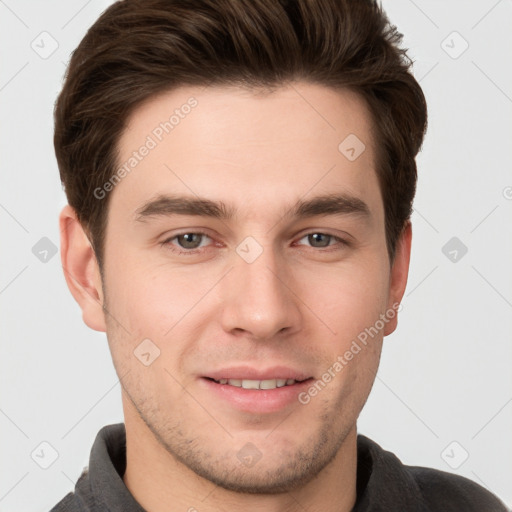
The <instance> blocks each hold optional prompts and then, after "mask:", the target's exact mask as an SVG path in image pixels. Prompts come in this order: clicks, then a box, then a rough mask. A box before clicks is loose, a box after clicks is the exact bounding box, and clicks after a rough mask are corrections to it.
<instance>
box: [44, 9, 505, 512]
mask: <svg viewBox="0 0 512 512" xmlns="http://www.w3.org/2000/svg"><path fill="white" fill-rule="evenodd" d="M400 41H401V38H400V35H399V34H398V33H397V32H396V30H395V29H394V28H393V27H391V26H390V25H389V23H388V21H387V19H386V17H385V15H384V14H383V12H382V11H381V9H380V8H379V7H378V6H377V5H376V3H375V2H372V1H369V0H368V1H362V0H343V1H342V0H296V1H285V0H283V1H281V2H278V1H276V0H224V1H222V2H221V1H216V2H214V1H211V0H210V1H209V0H187V1H179V0H145V1H143V2H142V1H140V2H139V1H136V0H126V1H123V2H118V3H115V4H114V5H112V6H111V7H110V8H109V9H107V11H106V12H105V13H104V14H103V15H102V16H101V17H100V18H99V20H98V21H97V22H96V23H95V24H94V25H93V27H92V28H91V29H90V30H89V32H88V33H87V35H86V36H85V38H84V39H83V41H82V42H81V43H80V45H79V47H78V48H77V50H76V52H75V53H74V55H73V58H72V60H71V63H70V65H69V71H68V76H67V78H66V83H65V84H64V88H63V91H62V93H61V95H60V97H59V99H58V102H57V104H56V109H55V121H56V125H55V148H56V154H57V159H58V163H59V169H60V172H61V178H62V181H63V184H64V186H65V190H66V194H67V197H68V201H69V205H68V206H66V207H65V208H64V209H63V211H62V213H61V216H60V225H61V233H62V239H61V250H62V265H63V269H64V272H65V276H66V280H67V283H68V286H69V288H70V290H71V293H72V294H73V296H74V298H75V299H76V300H77V302H78V303H79V305H80V307H81V309H82V312H83V319H84V322H85V323H86V324H87V325H88V326H89V327H90V328H92V329H95V330H98V331H105V332H106V333H107V338H108V343H109V347H110V350H111V353H112V359H113V363H114V366H115V369H116V372H117V374H118V376H119V379H120V381H121V385H122V400H123V410H124V419H125V422H124V424H119V425H111V426H107V427H105V428H104V429H102V430H101V431H100V433H99V434H98V437H97V439H96V442H95V444H94V446H93V448H92V451H91V458H90V464H89V468H88V471H85V472H84V473H83V475H82V476H81V477H80V479H79V481H78V482H77V486H76V489H75V492H74V493H70V494H68V495H67V496H66V497H65V498H64V499H63V500H62V501H61V502H60V503H59V504H58V505H56V507H54V509H53V510H55V511H61V510H66V511H78V510H80V511H83V510H91V511H94V510H123V511H140V510H148V511H151V512H163V511H171V510H172V511H174V510H188V511H194V510H198V511H200V512H203V511H216V510H226V511H234V510H272V511H289V510H322V511H351V510H353V511H370V510H373V511H377V510H397V511H398V510H400V511H434V510H435V511H438V510H443V511H462V510H463V511H484V510H485V511H502V510H506V509H505V507H504V506H503V505H502V504H501V503H500V502H499V500H498V499H497V498H495V497H494V496H493V495H491V494H490V493H489V492H488V491H486V490H485V489H483V488H482V487H480V486H478V485H477V484H475V483H473V482H471V481H469V480H467V479H465V478H462V477H459V476H456V475H451V474H448V473H444V472H440V471H436V470H433V469H427V468H419V467H409V466H404V465H402V464H401V462H400V461H399V460H398V459H397V458H396V457H395V456H394V455H393V454H391V453H389V452H386V451H384V450H383V449H382V448H381V447H379V446H378V445H377V444H376V443H374V442H373V441H371V440H370V439H368V438H366V437H364V436H362V435H359V436H358V434H357V418H358V415H359V413H360V411H361V410H362V408H363V406H364V403H365V401H366V399H367V397H368V395H369V393H370V390H371V387H372V384H373V381H374V378H375V374H376V371H377V368H378V364H379V358H380V353H381V349H382V341H383V337H384V336H386V335H388V334H390V333H392V332H393V331H394V330H395V328H396V326H397V314H398V310H399V309H400V301H401V298H402V296H403V293H404V290H405V287H406V284H407V275H408V268H409V257H410V249H411V238H412V230H411V223H410V214H411V207H412V201H413V198H414V193H415V187H416V164H415V157H416V155H417V153H418V151H419V149H420V147H421V144H422V140H423V136H424V132H425V128H426V119H427V116H426V106H425V100H424V97H423V94H422V91H421V89H420V87H419V85H418V84H417V83H416V81H415V80H414V78H413V77H412V75H411V74H410V72H409V61H408V59H407V57H406V56H405V52H404V51H403V50H401V49H400V48H399V43H400Z"/></svg>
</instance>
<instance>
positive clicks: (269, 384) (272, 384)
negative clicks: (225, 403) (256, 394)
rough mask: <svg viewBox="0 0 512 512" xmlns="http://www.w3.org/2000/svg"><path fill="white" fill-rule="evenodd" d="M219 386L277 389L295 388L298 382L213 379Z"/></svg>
mask: <svg viewBox="0 0 512 512" xmlns="http://www.w3.org/2000/svg"><path fill="white" fill-rule="evenodd" d="M212 380H213V381H214V382H216V383H217V384H226V385H228V386H234V387H236V388H243V389H276V388H282V387H284V386H293V385H294V384H295V383H296V382H299V381H296V380H295V379H266V380H253V379H219V380H216V379H212Z"/></svg>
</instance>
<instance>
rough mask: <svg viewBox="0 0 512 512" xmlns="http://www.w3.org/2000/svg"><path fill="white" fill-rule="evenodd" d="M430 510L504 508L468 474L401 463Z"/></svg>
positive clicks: (496, 511)
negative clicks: (468, 476)
mask: <svg viewBox="0 0 512 512" xmlns="http://www.w3.org/2000/svg"><path fill="white" fill-rule="evenodd" d="M404 467H405V469H406V470H407V471H408V472H409V473H410V474H411V476H412V477H413V479H414V480H415V482H416V483H417V485H418V487H419V489H420V491H421V494H422V497H423V499H424V501H425V502H426V503H427V504H428V505H429V506H430V507H431V508H432V510H438V509H439V510H441V509H442V510H443V511H444V512H452V511H453V512H456V511H457V512H458V511H460V510H464V511H466V512H472V511H474V512H481V511H484V510H485V512H507V508H506V507H505V505H504V504H503V503H502V502H501V501H500V500H499V499H498V498H497V497H496V496H494V494H492V493H491V492H489V491H488V490H487V489H485V488H484V487H482V486H481V485H479V484H477V483H476V482H473V481H472V480H470V479H469V478H465V477H463V476H460V475H455V474H453V473H448V472H446V471H441V470H438V469H432V468H425V467H420V466H404Z"/></svg>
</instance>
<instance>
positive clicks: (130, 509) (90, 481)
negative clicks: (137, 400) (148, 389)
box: [50, 423, 507, 512]
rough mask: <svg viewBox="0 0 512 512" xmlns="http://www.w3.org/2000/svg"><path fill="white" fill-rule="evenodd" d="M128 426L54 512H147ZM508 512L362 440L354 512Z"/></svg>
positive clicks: (475, 490)
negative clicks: (128, 475) (131, 475)
mask: <svg viewBox="0 0 512 512" xmlns="http://www.w3.org/2000/svg"><path fill="white" fill-rule="evenodd" d="M125 469H126V431H125V427H124V423H118V424H116V425H108V426H106V427H103V428H102V429H101V430H100V431H99V432H98V435H97V436H96V440H95V442H94V444H93V447H92V450H91V456H90V459H89V467H88V468H87V469H85V470H84V472H83V473H82V475H81V476H80V478H79V479H78V481H77V483H76V486H75V490H74V492H70V493H69V494H67V495H66V496H65V497H64V498H63V499H62V501H60V502H59V503H58V504H57V505H55V507H53V508H52V510H51V511H50V512H96V511H102V512H106V511H109V512H145V511H144V509H143V508H142V507H141V506H140V505H139V504H138V503H137V502H136V501H135V498H134V497H133V496H132V495H131V494H130V491H129V490H128V488H127V487H126V486H125V484H124V482H123V475H124V472H125ZM377 511H396V512H434V511H435V512H456V511H457V512H507V508H506V507H505V506H504V505H503V503H501V502H500V501H499V500H498V498H496V497H495V496H494V495H493V494H491V493H490V492H489V491H487V490H486V489H484V488H483V487H481V486H480V485H478V484H476V483H475V482H472V481H471V480H468V479H467V478H464V477H461V476H458V475H454V474H451V473H446V472H444V471H438V470H435V469H429V468H424V467H418V466H405V465H404V464H402V463H401V462H400V460H399V459H398V458H397V457H396V456H395V455H393V454H392V453H391V452H388V451H385V450H383V449H382V448H381V447H380V446H379V445H378V444H377V443H375V442H374V441H372V440H371V439H369V438H367V437H365V436H363V435H361V434H359V435H358V436H357V502H356V505H355V506H354V508H353V509H352V512H377Z"/></svg>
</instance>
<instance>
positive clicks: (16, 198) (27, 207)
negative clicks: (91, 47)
mask: <svg viewBox="0 0 512 512" xmlns="http://www.w3.org/2000/svg"><path fill="white" fill-rule="evenodd" d="M110 3H111V2H110V1H107V0H89V1H85V0H81V1H78V0H73V1H63V0H60V1H55V0H52V1H49V0H47V1H45V2H37V1H35V0H34V1H27V0H19V1H15V0H0V37H1V52H2V55H1V67H0V104H1V124H0V144H1V146H0V151H1V166H2V173H1V177H2V183H1V188H0V222H1V227H2V242H3V243H2V246H1V251H0V268H1V272H0V305H1V313H2V321H1V336H2V342H1V354H0V379H1V383H0V385H1V391H2V393H1V397H0V432H2V436H1V437H0V447H1V448H0V449H1V453H0V456H1V457H0V460H1V461H2V465H1V473H0V511H8V510H9V511H12V510H25V511H30V510H34V511H35V510H40V511H44V510H48V509H50V508H51V506H53V505H54V504H55V503H56V502H57V501H58V500H60V499H61V498H62V497H63V496H64V494H66V493H67V492H69V491H70V490H71V489H72V488H73V486H74V482H75V481H76V479H77V478H78V476H79V474H80V473H81V471H82V468H83V467H84V466H86V465H87V463H88V457H89V450H90V448H91V445H92V443H93V440H94V438H95V436H96V433H97V431H98V430H99V429H100V428H101V427H102V426H103V425H106V424H109V423H114V422H118V421H122V410H121V401H120V388H119V383H118V379H117V377H116V374H115V372H114V370H113V367H112V363H111V358H110V354H109V351H108V347H107V343H106V338H105V335H104V334H101V333H97V332H95V331H92V330H90V329H88V328H87V327H86V326H85V325H84V324H83V323H82V320H81V313H80V310H79V308H78V306H77V305H76V303H75V302H74V300H73V298H72V297H71V294H70V293H69V292H68V289H67V287H66V284H65V281H64V278H63V272H62V268H61V265H60V258H59V254H58V253H57V254H55V255H54V256H52V252H51V250H50V252H48V253H44V250H48V244H49V242H48V241H46V240H45V241H43V242H40V240H41V239H42V238H43V237H47V238H48V239H49V240H50V241H51V243H52V244H54V245H55V246H56V247H58V246H59V229H58V224H57V216H58V213H59V211H60V209H61V208H62V206H63V205H64V204H65V197H64V194H63V192H62V189H61V186H60V181H59V178H58V171H57V166H56V162H55V157H54V153H53V141H52V137H53V133H52V130H53V120H52V109H53V103H54V101H55V98H56V96H57V94H58V92H59V90H60V87H61V83H62V82H61V81H62V77H63V73H64V70H65V64H66V62H67V61H68V59H69V55H70V52H71V51H72V50H73V49H74V48H75V47H76V45H77V44H78V42H79V41H80V39H81V38H82V37H83V35H84V34H85V31H86V29H87V28H88V27H89V26H90V25H91V24H92V23H93V22H94V21H95V19H96V18H97V17H98V15H99V14H100V13H101V12H102V11H103V10H104V9H105V7H107V6H108V5H109V4H110ZM383 4H384V7H385V8H386V10H387V12H388V14H389V16H390V18H391V20H392V21H393V23H395V24H396V25H397V26H398V28H399V29H400V31H401V32H403V33H404V34H405V46H406V47H408V48H409V49H410V55H411V57H413V59H414V60H415V66H414V72H415V75H416V77H417V78H418V79H419V80H420V83H421V85H422V87H423V89H424V92H425V94H426V96H427V101H428V106H429V115H430V118H429V119H430V122H429V130H428V134H427V137H426V141H425V144H424V148H423V151H422V153H421V154H420V156H419V158H418V165H419V183H418V192H417V197H416V200H415V212H414V215H413V233H414V237H413V250H412V262H411V269H410V276H409V284H408V287H407V291H406V294H405V297H404V301H403V310H402V312H401V314H400V322H399V328H398V330H397V332H395V333H394V334H393V335H391V336H390V337H388V338H387V339H386V341H385V345H384V352H383V356H382V363H381V368H380V371H379V374H378V377H377V380H376V382H375V385H374V388H373V391H372V394H371V395H370V399H369V401H368V403H367V406H366V408H365V409H364V411H363V413H362V415H361V418H360V422H359V431H360V432H361V433H364V434H366V435H368V436H370V437H372V438H373V439H375V440H376V441H377V442H378V443H379V444H381V445H382V446H383V447H384V448H386V449H388V450H391V451H393V452H395V454H396V455H397V456H398V457H399V458H401V460H402V461H403V462H404V463H407V464H414V465H424V466H430V467H435V468H439V469H442V470H446V471H453V472H455V473H458V474H461V475H464V476H467V477H469V478H471V479H473V480H475V481H477V482H479V483H480V484H481V485H484V486H485V487H487V488H488V489H490V490H491V491H492V492H494V493H495V494H497V495H498V496H500V497H501V499H502V500H504V501H505V502H506V503H507V505H508V506H511V505H512V463H511V461H512V372H511V362H512V343H511V327H512V314H511V313H512V286H511V285H512V279H511V277H512V271H511V267H512V229H511V226H512V223H511V221H512V172H511V151H510V147H511V144H512V116H511V114H512V71H511V51H510V49H511V48H512V31H511V30H510V27H511V26H512V25H511V22H512V2H511V1H510V0H501V1H496V0H485V1H484V0H478V1H476V0H475V1H467V0H457V1H455V0H451V1H446V0H443V1H441V0H437V1H432V0H428V1H427V0H415V1H412V0H386V1H384V2H383ZM454 31H455V32H457V34H454V33H453V32H454ZM42 32H47V33H48V34H49V35H48V34H43V35H41V33H42ZM443 41H444V42H443ZM466 42H467V43H466ZM55 44H58V48H57V49H56V50H55V51H54V52H53V53H52V54H51V55H48V54H49V53H50V52H51V51H52V50H53V46H54V45H55ZM466 44H468V45H469V46H468V48H467V49H466V50H465V51H464V52H463V53H461V52H462V50H464V48H465V46H466ZM52 45H53V46H52ZM43 57H45V58H43ZM453 237H457V238H458V240H459V241H460V242H457V241H455V243H456V244H459V247H458V248H457V246H453V247H451V246H448V248H447V249H446V250H445V252H446V253H448V256H449V257H447V256H446V255H445V254H444V253H443V251H442V248H443V247H444V246H445V244H446V243H447V242H448V241H449V240H450V239H452V238H453ZM38 243H39V244H42V245H36V244H38ZM460 243H463V244H464V245H465V246H466V247H467V249H468V252H467V254H465V255H462V252H461V251H460ZM45 244H46V245H45ZM34 246H35V247H36V248H35V249H34V251H33V247H34ZM50 247H51V245H50ZM454 249H455V250H457V251H458V252H457V254H456V256H457V261H456V262H453V261H451V260H450V258H453V257H454V256H455V253H453V252H452V253H451V254H449V251H453V250H454ZM34 253H35V254H34ZM40 258H43V259H44V258H46V259H47V261H46V262H43V261H41V260H40ZM42 442H46V443H49V444H50V445H51V447H53V448H50V447H49V446H48V445H41V443H42ZM52 450H55V451H56V454H58V457H57V458H56V460H55V461H54V462H53V464H51V465H50V466H49V467H48V469H42V468H41V467H40V466H41V465H47V464H49V463H50V462H52V460H53V459H52V456H53V455H54V452H53V451H52ZM31 454H32V455H31ZM466 455H467V459H466V460H464V458H465V457H466Z"/></svg>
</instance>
